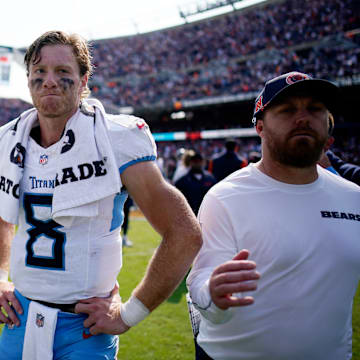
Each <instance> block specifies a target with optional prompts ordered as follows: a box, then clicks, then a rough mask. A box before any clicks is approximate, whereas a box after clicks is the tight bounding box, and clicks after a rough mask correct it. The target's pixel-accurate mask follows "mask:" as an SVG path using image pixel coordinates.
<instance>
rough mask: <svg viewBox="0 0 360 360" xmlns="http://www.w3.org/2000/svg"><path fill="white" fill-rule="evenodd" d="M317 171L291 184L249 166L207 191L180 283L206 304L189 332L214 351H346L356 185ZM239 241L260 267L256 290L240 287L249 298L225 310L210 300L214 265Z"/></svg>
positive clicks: (356, 259)
mask: <svg viewBox="0 0 360 360" xmlns="http://www.w3.org/2000/svg"><path fill="white" fill-rule="evenodd" d="M318 172H319V178H318V179H317V180H316V181H315V182H313V183H311V184H307V185H291V184H285V183H282V182H279V181H276V180H274V179H273V178H271V177H268V176H267V175H265V174H263V173H262V172H260V171H259V170H258V169H257V168H256V167H255V166H253V165H249V166H248V167H246V168H244V169H242V170H239V171H237V172H235V173H234V174H232V175H230V176H229V177H228V178H227V179H225V180H224V181H222V182H220V183H218V184H217V185H215V186H214V187H213V188H212V189H211V190H210V191H209V192H208V194H207V195H206V196H205V199H204V201H203V204H202V206H201V208H200V212H199V221H200V223H201V227H202V232H203V241H204V243H203V247H202V249H201V251H200V252H199V254H198V256H197V258H196V260H195V262H194V265H193V268H192V271H191V273H190V275H189V277H188V280H187V283H188V287H189V290H190V293H191V296H192V299H193V302H194V303H196V304H197V306H198V307H199V308H201V309H206V308H207V310H201V313H202V316H201V323H200V333H199V335H198V338H197V339H198V343H199V345H200V346H201V347H202V348H203V349H204V350H205V351H206V352H207V353H208V354H209V356H211V357H212V358H214V359H219V360H220V359H221V360H227V359H236V360H241V359H246V360H250V359H257V360H260V359H261V360H289V359H291V360H304V359H306V360H319V359H326V360H340V359H344V360H345V359H350V358H351V340H352V325H351V314H352V301H353V297H354V294H355V291H356V288H357V285H358V281H359V277H360V187H358V186H357V185H355V184H353V183H350V182H348V181H346V180H344V179H342V178H340V177H339V176H336V175H334V174H332V173H330V172H328V171H326V170H324V169H322V168H320V167H318ZM241 249H248V250H249V252H250V257H249V259H250V260H254V261H255V262H256V264H257V270H258V271H259V272H260V274H261V278H260V280H259V281H258V289H257V290H256V291H254V292H249V293H244V296H246V295H251V296H253V297H254V299H255V303H254V304H253V305H250V306H246V307H237V308H231V309H230V310H227V311H222V310H220V309H218V308H216V307H214V304H212V306H210V307H209V305H210V304H211V298H210V294H209V290H208V287H207V281H208V279H209V278H210V275H211V273H212V271H213V270H214V268H215V267H216V266H218V265H220V264H222V263H224V262H226V261H228V260H231V259H232V258H233V257H234V255H235V254H237V253H238V252H239V251H240V250H241ZM221 318H223V322H224V323H221V322H222V321H221ZM214 319H215V320H216V321H215V320H214Z"/></svg>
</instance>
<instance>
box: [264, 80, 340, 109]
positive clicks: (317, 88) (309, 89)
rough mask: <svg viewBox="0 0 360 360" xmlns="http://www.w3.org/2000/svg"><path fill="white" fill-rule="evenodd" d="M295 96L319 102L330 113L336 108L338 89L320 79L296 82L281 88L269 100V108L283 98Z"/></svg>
mask: <svg viewBox="0 0 360 360" xmlns="http://www.w3.org/2000/svg"><path fill="white" fill-rule="evenodd" d="M296 94H301V95H306V96H310V97H313V98H315V99H317V100H319V101H321V102H322V103H323V104H324V105H325V106H326V107H327V109H328V110H329V111H330V112H334V111H336V110H337V108H338V98H339V88H338V87H337V86H336V85H335V84H333V83H332V82H330V81H327V80H322V79H308V80H303V81H298V82H296V83H294V84H291V85H289V86H287V87H285V88H283V89H282V90H280V91H279V92H278V93H277V94H276V95H275V96H274V97H273V98H272V99H271V102H270V103H269V106H271V105H272V104H273V103H274V102H278V101H279V100H281V99H282V98H283V97H287V96H291V95H296Z"/></svg>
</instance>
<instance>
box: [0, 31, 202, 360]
mask: <svg viewBox="0 0 360 360" xmlns="http://www.w3.org/2000/svg"><path fill="white" fill-rule="evenodd" d="M25 64H26V69H27V76H28V86H29V89H30V93H31V96H32V99H33V103H34V106H35V108H34V109H32V110H30V111H27V112H25V113H23V114H22V115H21V116H20V117H19V118H18V119H15V120H14V121H12V122H10V123H9V124H6V125H5V126H3V127H2V128H1V129H0V148H1V153H0V177H1V191H0V203H1V204H2V205H1V207H0V323H4V324H6V326H4V327H3V329H2V334H1V337H0V354H1V355H0V357H1V358H2V359H9V360H10V359H11V360H14V359H16V360H17V359H21V358H22V359H23V360H28V359H30V360H33V359H53V358H54V359H60V358H62V359H64V358H67V359H72V360H75V359H115V358H116V352H117V350H118V346H117V345H118V337H117V336H115V335H116V334H121V333H124V332H126V331H128V330H129V328H130V327H132V326H135V325H136V324H137V323H139V322H140V321H142V320H143V319H144V318H145V317H146V316H147V315H149V314H150V312H151V311H152V310H153V309H155V308H156V307H157V306H158V305H160V304H161V303H162V302H163V301H164V300H165V299H166V298H167V297H168V296H169V295H170V294H171V292H172V291H173V290H175V288H176V287H177V285H178V284H179V282H180V280H181V279H182V278H183V277H184V276H185V274H186V272H187V270H188V268H189V267H190V265H191V263H192V261H193V259H194V257H195V255H196V253H197V251H198V250H199V247H200V245H201V234H200V229H199V225H198V223H197V221H196V218H195V216H194V215H193V212H192V210H191V208H190V207H189V206H188V204H187V202H186V200H185V198H184V197H183V195H182V194H181V193H180V192H179V191H178V190H177V189H176V188H175V187H173V186H171V185H169V184H168V183H167V182H166V181H165V180H164V179H163V177H162V175H161V173H160V171H159V169H158V167H157V165H156V164H155V162H154V160H155V159H156V146H155V143H154V140H153V138H152V135H151V133H150V130H149V127H148V125H147V124H146V123H145V122H144V120H142V119H140V118H136V117H132V116H131V117H130V116H127V115H117V116H109V115H108V114H107V113H105V111H104V108H103V106H102V104H101V103H100V102H99V101H94V100H93V101H91V99H87V96H88V95H89V88H88V86H87V85H88V78H89V77H90V75H91V73H92V63H91V54H90V52H89V47H88V44H87V42H86V41H85V40H84V39H82V38H81V37H80V36H78V35H76V34H73V35H68V34H66V33H64V32H62V31H49V32H47V33H45V34H43V35H41V36H40V37H39V38H38V39H36V40H35V41H34V42H33V43H32V44H31V45H30V47H29V48H28V50H27V52H26V55H25ZM25 154H26V156H25ZM126 192H128V193H129V194H130V195H131V197H132V198H133V199H134V201H135V202H136V204H137V205H138V206H139V208H140V210H141V211H142V213H143V214H144V215H145V216H146V217H147V218H148V220H149V222H150V223H151V224H152V225H153V226H154V228H155V229H156V230H157V231H158V232H159V234H160V236H161V237H162V240H161V242H160V244H159V246H158V247H157V249H156V251H155V253H154V255H153V256H152V259H151V262H150V263H149V266H148V268H147V271H146V275H145V276H144V278H143V279H142V280H141V281H140V283H139V284H138V286H137V287H136V288H135V289H134V291H133V293H132V295H131V296H130V298H129V300H127V301H126V302H125V303H122V302H121V298H120V296H119V293H118V291H119V287H118V285H117V281H116V279H117V276H118V273H119V271H120V268H121V264H122V260H121V236H120V226H121V223H122V205H123V201H124V197H125V196H126ZM14 224H18V225H19V226H18V228H17V232H16V234H15V225H14ZM10 248H11V261H10ZM179 254H181V256H179ZM9 263H10V268H11V279H12V280H11V282H9V280H8V267H9ZM69 313H70V314H69ZM93 335H97V336H93Z"/></svg>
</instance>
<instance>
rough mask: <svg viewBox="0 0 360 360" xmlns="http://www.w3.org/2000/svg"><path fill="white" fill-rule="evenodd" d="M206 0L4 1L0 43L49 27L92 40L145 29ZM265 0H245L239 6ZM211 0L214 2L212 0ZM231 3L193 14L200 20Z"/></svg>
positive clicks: (24, 41)
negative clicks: (180, 9) (198, 14)
mask: <svg viewBox="0 0 360 360" xmlns="http://www.w3.org/2000/svg"><path fill="white" fill-rule="evenodd" d="M205 1H206V0H152V1H151V0H59V1H49V0H33V1H29V0H15V1H14V0H10V1H6V2H5V3H3V10H2V17H1V31H0V45H3V46H12V47H27V46H29V45H30V44H31V43H32V41H33V40H35V39H36V38H37V37H38V36H39V35H41V34H42V33H44V32H45V31H48V30H63V31H66V32H76V33H79V34H80V35H82V36H83V37H85V38H86V39H88V40H94V39H103V38H109V37H116V36H122V35H131V34H136V33H143V32H148V31H152V30H158V29H162V28H165V27H170V26H174V25H179V24H182V23H184V19H182V18H181V17H180V15H179V7H181V8H182V9H185V10H186V9H188V10H189V9H192V8H193V7H194V6H196V4H202V3H204V2H205ZM261 1H264V0H243V1H241V2H238V3H237V4H236V5H235V6H236V7H237V8H239V7H242V6H245V5H251V4H252V3H256V2H261ZM208 2H211V1H210V0H208ZM231 10H232V8H231V6H228V7H222V8H221V9H217V10H212V11H209V12H206V13H205V14H203V15H202V16H192V17H191V18H189V21H194V20H198V19H200V18H202V17H208V16H213V15H217V14H220V13H224V12H227V11H231Z"/></svg>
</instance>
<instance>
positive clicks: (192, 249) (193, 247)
mask: <svg viewBox="0 0 360 360" xmlns="http://www.w3.org/2000/svg"><path fill="white" fill-rule="evenodd" d="M179 234H181V235H183V233H181V232H180V233H178V234H177V237H178V238H172V239H166V238H164V239H163V241H162V242H161V244H160V246H159V247H158V248H157V250H156V251H155V253H154V255H153V257H152V259H151V261H150V263H149V265H148V269H147V272H146V274H145V277H144V278H143V280H142V281H141V283H140V284H139V285H138V286H137V287H136V289H135V290H134V292H133V295H134V296H136V297H137V298H138V299H139V300H140V301H141V302H142V303H143V304H144V305H145V306H146V307H147V308H148V309H149V310H150V311H152V310H154V309H155V308H156V307H157V306H159V305H160V304H161V303H162V302H163V301H164V300H166V299H167V298H168V297H169V296H170V295H171V293H172V292H173V291H174V290H175V289H176V287H177V286H178V285H179V283H180V282H181V280H182V279H183V278H184V276H185V275H186V273H187V271H188V269H189V268H190V266H191V264H192V262H193V260H194V258H195V256H196V254H197V253H198V251H199V249H200V246H201V234H200V231H199V230H198V229H197V228H194V229H193V232H192V233H190V234H189V235H188V237H187V240H186V241H184V236H181V239H180V236H179Z"/></svg>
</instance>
